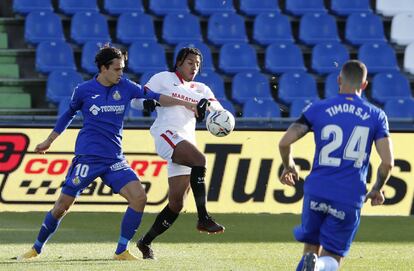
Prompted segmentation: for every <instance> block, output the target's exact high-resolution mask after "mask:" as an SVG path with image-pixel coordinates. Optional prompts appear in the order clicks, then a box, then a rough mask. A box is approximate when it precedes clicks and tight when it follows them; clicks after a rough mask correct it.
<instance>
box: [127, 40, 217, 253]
mask: <svg viewBox="0 0 414 271" xmlns="http://www.w3.org/2000/svg"><path fill="white" fill-rule="evenodd" d="M201 63H202V55H201V52H200V51H199V50H198V49H197V48H192V47H191V48H190V47H185V48H182V49H181V50H180V51H179V52H178V54H177V58H176V61H175V68H174V70H175V71H174V72H169V71H164V72H160V73H157V74H155V75H154V76H153V77H151V78H150V80H149V81H148V83H147V84H146V86H147V87H149V88H150V89H152V90H153V91H154V92H157V93H161V94H165V95H169V96H172V97H177V98H179V99H183V100H188V101H194V102H197V111H198V114H199V117H198V118H194V114H193V113H192V112H190V111H189V110H187V109H185V108H182V107H177V106H172V107H168V108H167V107H157V118H156V120H155V122H154V124H153V125H152V126H151V135H152V136H153V138H154V142H155V148H156V151H157V153H158V154H159V155H160V156H161V157H162V158H163V159H165V160H167V161H168V185H169V190H168V205H167V206H165V208H164V209H163V210H162V211H161V212H160V213H159V214H158V216H157V218H156V219H155V222H154V224H153V225H152V227H151V229H150V230H149V231H148V232H147V233H146V234H145V235H144V236H143V238H141V239H140V240H139V241H138V243H137V246H138V248H139V250H140V251H141V252H142V256H143V258H144V259H154V254H153V251H152V248H151V247H150V244H151V242H152V241H153V240H154V239H155V238H156V237H157V236H159V235H161V234H162V233H163V232H165V231H166V230H168V229H169V227H170V226H171V225H172V224H173V223H174V222H175V220H176V219H177V217H178V214H179V213H180V211H181V210H182V208H183V206H184V200H185V198H186V196H187V194H188V191H189V188H190V186H191V189H192V191H193V195H194V199H195V201H196V207H197V213H198V222H197V229H198V230H199V231H200V232H207V233H221V232H223V231H224V227H223V226H222V225H220V224H218V223H216V222H215V221H214V220H213V219H212V217H211V216H210V215H209V214H208V213H207V209H206V188H205V184H204V177H205V172H206V158H205V156H204V155H203V154H202V153H201V152H200V151H199V150H198V149H197V146H196V139H195V128H196V127H195V126H196V125H195V124H196V119H197V121H199V122H200V121H202V120H203V118H204V116H205V110H206V108H207V104H208V103H209V102H210V103H211V104H210V106H209V109H210V110H223V107H222V106H221V104H220V103H219V102H218V101H217V100H216V99H215V97H214V94H213V92H212V91H211V89H210V88H209V87H208V86H206V85H205V84H203V83H200V82H195V81H193V80H194V77H195V76H196V75H197V73H198V71H199V69H200V66H201ZM141 103H142V101H140V100H137V99H135V100H133V101H132V102H131V106H132V107H138V108H139V107H140V106H141V105H140V104H141ZM144 106H145V105H144Z"/></svg>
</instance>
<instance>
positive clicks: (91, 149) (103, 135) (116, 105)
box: [54, 77, 160, 158]
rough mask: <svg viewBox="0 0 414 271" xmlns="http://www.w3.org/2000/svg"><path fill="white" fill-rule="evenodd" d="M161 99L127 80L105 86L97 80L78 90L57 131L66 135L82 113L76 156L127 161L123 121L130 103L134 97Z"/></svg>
mask: <svg viewBox="0 0 414 271" xmlns="http://www.w3.org/2000/svg"><path fill="white" fill-rule="evenodd" d="M159 97H160V95H159V94H157V93H154V92H152V91H151V90H149V89H144V88H142V87H141V86H140V85H138V84H136V83H134V82H132V81H130V80H129V79H126V78H122V79H121V80H120V81H119V83H117V84H115V85H113V86H111V87H105V86H103V85H101V84H100V83H99V82H98V81H97V80H96V77H95V78H93V79H91V80H89V81H86V82H84V83H82V84H80V85H78V86H77V87H76V88H75V90H74V92H73V95H72V100H71V102H70V105H69V109H68V110H67V111H66V112H65V113H64V114H63V115H62V116H61V117H60V118H59V119H58V121H57V123H56V126H55V128H54V131H56V132H57V133H59V134H60V133H62V132H63V131H64V130H65V129H66V128H67V127H68V126H69V124H70V122H71V121H72V119H73V118H74V116H75V115H76V112H77V111H78V110H80V111H81V112H82V115H83V127H82V129H81V130H80V132H79V134H78V137H77V139H76V146H75V154H76V155H94V156H99V157H108V158H123V153H122V149H121V141H122V129H123V120H124V115H125V113H126V111H127V108H128V106H129V103H130V101H131V100H132V99H133V98H145V99H155V100H157V101H158V100H159Z"/></svg>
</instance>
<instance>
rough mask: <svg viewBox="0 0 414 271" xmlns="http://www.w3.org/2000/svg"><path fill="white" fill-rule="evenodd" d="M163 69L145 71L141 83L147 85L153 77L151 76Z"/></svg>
mask: <svg viewBox="0 0 414 271" xmlns="http://www.w3.org/2000/svg"><path fill="white" fill-rule="evenodd" d="M161 71H162V70H159V71H150V72H144V73H143V74H141V77H140V78H139V84H140V85H141V86H145V84H146V83H148V81H149V80H150V79H151V77H152V76H153V75H154V74H156V73H159V72H161Z"/></svg>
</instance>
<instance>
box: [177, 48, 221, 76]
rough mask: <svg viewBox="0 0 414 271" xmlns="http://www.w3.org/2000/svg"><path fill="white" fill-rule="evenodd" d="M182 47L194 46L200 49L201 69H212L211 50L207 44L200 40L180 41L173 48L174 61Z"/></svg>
mask: <svg viewBox="0 0 414 271" xmlns="http://www.w3.org/2000/svg"><path fill="white" fill-rule="evenodd" d="M184 47H195V48H197V49H199V50H200V52H201V54H202V55H203V61H202V63H201V71H205V70H206V71H214V70H215V68H214V64H213V57H212V55H211V50H210V47H209V46H208V45H206V44H205V43H203V42H200V41H192V42H181V43H179V44H177V45H176V46H175V50H174V63H175V60H176V58H177V54H178V51H179V50H180V49H182V48H184Z"/></svg>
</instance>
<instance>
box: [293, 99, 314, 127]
mask: <svg viewBox="0 0 414 271" xmlns="http://www.w3.org/2000/svg"><path fill="white" fill-rule="evenodd" d="M314 109H315V107H314V106H313V104H312V103H310V104H308V105H307V106H306V107H305V108H304V109H303V110H302V114H301V115H300V117H299V118H298V119H297V120H296V121H295V122H297V123H300V124H304V125H306V126H308V127H309V129H312V127H313V124H312V123H313V121H314V120H313V116H314V115H315V114H313V113H312V112H313V111H314Z"/></svg>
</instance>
